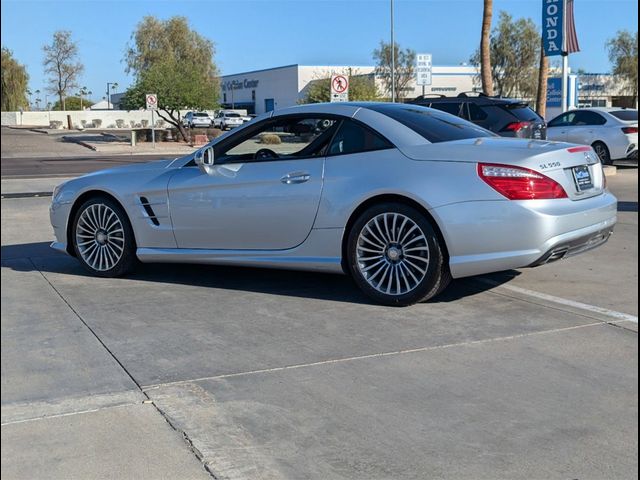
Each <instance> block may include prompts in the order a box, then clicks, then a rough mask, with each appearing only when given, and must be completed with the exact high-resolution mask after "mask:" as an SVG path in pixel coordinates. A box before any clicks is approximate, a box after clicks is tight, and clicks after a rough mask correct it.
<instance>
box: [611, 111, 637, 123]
mask: <svg viewBox="0 0 640 480" xmlns="http://www.w3.org/2000/svg"><path fill="white" fill-rule="evenodd" d="M609 113H610V114H611V115H613V116H614V117H616V118H617V119H619V120H622V121H623V122H637V121H638V111H637V110H615V111H612V112H609Z"/></svg>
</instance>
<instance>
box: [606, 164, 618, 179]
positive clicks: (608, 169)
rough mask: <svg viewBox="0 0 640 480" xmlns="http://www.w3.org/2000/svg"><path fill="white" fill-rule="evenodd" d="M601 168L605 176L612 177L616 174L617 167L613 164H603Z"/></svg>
mask: <svg viewBox="0 0 640 480" xmlns="http://www.w3.org/2000/svg"><path fill="white" fill-rule="evenodd" d="M602 170H603V171H604V174H605V176H607V177H612V176H614V175H617V174H618V168H617V167H615V166H613V165H603V166H602Z"/></svg>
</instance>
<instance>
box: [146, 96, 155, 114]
mask: <svg viewBox="0 0 640 480" xmlns="http://www.w3.org/2000/svg"><path fill="white" fill-rule="evenodd" d="M146 98H147V110H157V109H158V95H156V94H155V93H147V95H146Z"/></svg>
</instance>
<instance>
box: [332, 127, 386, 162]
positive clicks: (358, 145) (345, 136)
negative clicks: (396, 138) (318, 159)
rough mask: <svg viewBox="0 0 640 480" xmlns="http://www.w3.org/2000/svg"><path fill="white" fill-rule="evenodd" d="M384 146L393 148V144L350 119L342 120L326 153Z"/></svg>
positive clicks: (373, 148) (371, 149)
mask: <svg viewBox="0 0 640 480" xmlns="http://www.w3.org/2000/svg"><path fill="white" fill-rule="evenodd" d="M385 148H393V145H392V144H391V143H390V142H388V141H387V140H386V139H384V138H383V137H382V136H380V135H379V134H377V133H376V132H374V131H373V130H371V129H370V128H367V127H365V126H364V125H361V124H359V123H356V122H354V121H352V120H344V121H343V122H342V124H341V125H340V127H339V128H338V131H337V132H336V134H335V136H334V137H333V140H332V142H331V145H330V146H329V151H328V154H329V155H347V154H350V153H358V152H371V151H373V150H384V149H385Z"/></svg>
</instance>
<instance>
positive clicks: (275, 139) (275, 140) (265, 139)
mask: <svg viewBox="0 0 640 480" xmlns="http://www.w3.org/2000/svg"><path fill="white" fill-rule="evenodd" d="M260 143H265V144H267V145H279V144H281V143H282V140H280V137H279V136H278V135H274V134H273V133H265V134H264V135H260Z"/></svg>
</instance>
